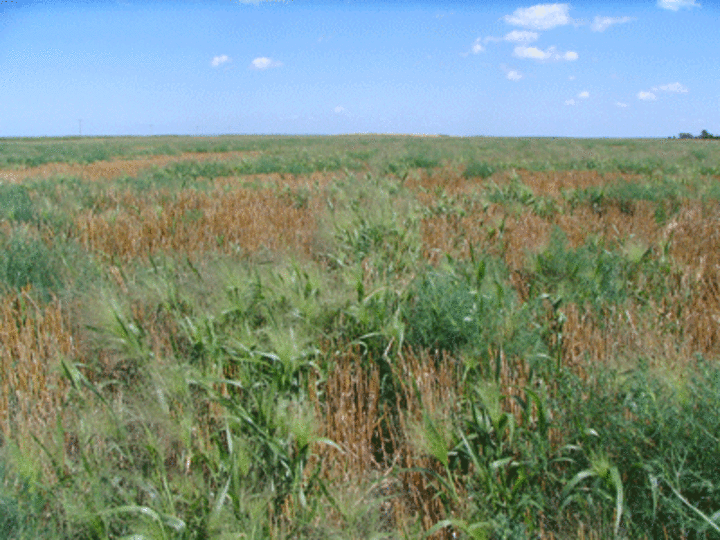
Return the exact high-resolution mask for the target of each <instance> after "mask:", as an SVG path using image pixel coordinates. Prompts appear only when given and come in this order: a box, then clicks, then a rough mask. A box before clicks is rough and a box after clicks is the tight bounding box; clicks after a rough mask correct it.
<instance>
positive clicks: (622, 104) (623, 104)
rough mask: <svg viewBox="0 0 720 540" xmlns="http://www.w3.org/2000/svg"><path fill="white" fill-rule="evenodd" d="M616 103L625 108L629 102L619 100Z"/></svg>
mask: <svg viewBox="0 0 720 540" xmlns="http://www.w3.org/2000/svg"><path fill="white" fill-rule="evenodd" d="M615 105H617V106H618V107H623V108H624V107H627V103H621V102H619V101H617V102H616V103H615Z"/></svg>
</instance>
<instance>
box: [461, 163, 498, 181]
mask: <svg viewBox="0 0 720 540" xmlns="http://www.w3.org/2000/svg"><path fill="white" fill-rule="evenodd" d="M495 170H496V169H495V167H493V166H492V165H490V164H489V163H487V162H486V161H474V160H473V161H470V162H469V163H468V164H467V166H466V167H465V170H464V171H463V178H482V179H485V178H489V177H491V176H492V175H493V174H495Z"/></svg>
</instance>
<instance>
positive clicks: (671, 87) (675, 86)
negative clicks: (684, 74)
mask: <svg viewBox="0 0 720 540" xmlns="http://www.w3.org/2000/svg"><path fill="white" fill-rule="evenodd" d="M653 90H655V89H653ZM660 90H664V91H665V92H673V93H674V94H686V93H687V91H688V89H687V88H685V87H684V86H683V85H682V84H680V83H679V82H676V83H672V84H664V85H662V86H660Z"/></svg>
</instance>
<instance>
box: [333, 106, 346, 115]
mask: <svg viewBox="0 0 720 540" xmlns="http://www.w3.org/2000/svg"><path fill="white" fill-rule="evenodd" d="M333 110H334V111H335V112H336V113H337V114H342V113H344V112H345V107H343V106H342V105H338V106H337V107H335V108H334V109H333Z"/></svg>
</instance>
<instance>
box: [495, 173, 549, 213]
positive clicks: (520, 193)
mask: <svg viewBox="0 0 720 540" xmlns="http://www.w3.org/2000/svg"><path fill="white" fill-rule="evenodd" d="M487 193H488V195H487V196H488V200H489V201H490V202H494V203H498V204H503V205H505V206H510V207H511V208H512V207H516V208H520V207H529V208H531V209H532V211H533V213H535V214H536V215H538V216H540V217H542V218H549V217H551V216H553V215H554V214H556V213H557V212H559V208H558V205H557V203H556V202H555V201H554V199H553V198H552V197H543V196H539V195H535V194H534V193H533V191H532V189H530V188H529V187H527V186H526V185H525V184H523V183H522V182H521V181H520V178H519V177H518V176H517V175H515V176H513V178H512V179H511V180H510V182H509V183H508V184H506V185H504V186H498V185H497V184H494V183H492V184H491V186H490V187H488V189H487Z"/></svg>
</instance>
